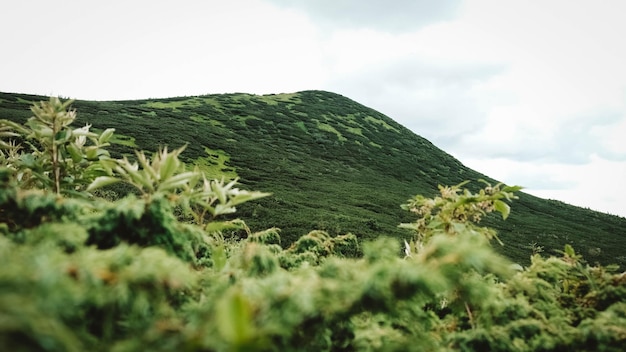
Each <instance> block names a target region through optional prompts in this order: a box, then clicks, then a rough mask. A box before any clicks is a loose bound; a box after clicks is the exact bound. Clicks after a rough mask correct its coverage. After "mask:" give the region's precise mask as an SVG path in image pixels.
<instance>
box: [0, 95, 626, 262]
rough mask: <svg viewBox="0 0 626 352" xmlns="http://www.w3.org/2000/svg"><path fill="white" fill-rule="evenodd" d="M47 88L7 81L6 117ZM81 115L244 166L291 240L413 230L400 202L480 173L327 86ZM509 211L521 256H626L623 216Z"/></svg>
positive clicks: (522, 206) (232, 168) (514, 248)
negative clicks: (16, 87) (12, 90)
mask: <svg viewBox="0 0 626 352" xmlns="http://www.w3.org/2000/svg"><path fill="white" fill-rule="evenodd" d="M40 100H47V98H46V97H41V96H31V95H23V94H9V93H0V118H5V119H11V120H15V121H19V122H24V121H25V120H26V119H27V118H28V117H30V116H31V112H30V111H29V107H30V105H31V104H32V103H33V102H37V101H40ZM73 107H74V108H75V109H76V110H77V112H78V120H77V121H78V122H77V123H78V124H79V125H80V124H86V123H89V124H92V125H93V128H94V129H100V130H103V129H105V128H110V127H112V128H115V129H116V140H114V141H113V142H114V146H113V147H112V148H111V150H112V151H113V152H114V153H116V154H118V155H128V156H129V157H132V156H134V154H133V151H134V150H135V149H142V150H151V151H156V150H157V149H158V148H159V147H160V146H168V147H170V148H172V149H173V148H178V147H180V146H182V145H185V144H187V148H186V150H185V151H184V153H183V154H182V155H181V157H182V158H183V159H184V161H186V162H188V163H190V164H191V163H193V164H196V165H198V166H199V167H200V168H201V169H202V170H203V171H204V172H205V173H207V174H208V175H215V176H216V177H221V176H222V175H226V176H227V177H230V178H235V177H238V178H239V179H240V182H241V184H242V185H243V187H244V188H247V189H254V190H259V191H263V192H271V193H272V196H271V197H267V198H264V199H261V200H258V201H255V202H253V203H250V204H245V205H244V206H242V207H241V208H240V209H239V212H238V215H239V216H240V217H241V218H243V219H244V220H245V221H246V223H247V224H248V226H249V227H250V228H252V229H253V230H262V229H265V228H270V227H274V226H276V227H279V228H280V229H281V230H282V231H281V238H282V240H283V241H282V245H283V246H287V245H289V244H290V243H292V242H293V241H295V240H296V239H298V238H299V237H300V236H302V235H304V234H307V233H309V232H310V231H311V230H315V229H318V230H325V231H327V232H328V233H329V234H331V235H338V234H346V233H353V234H355V235H356V236H357V238H359V239H372V238H375V237H379V236H393V237H400V238H409V237H410V236H411V233H410V232H408V231H407V230H405V229H401V228H398V224H400V223H403V222H411V221H413V220H414V216H413V215H412V214H411V213H409V212H407V211H405V210H402V209H401V208H400V205H401V204H403V203H405V202H406V201H407V199H408V198H410V197H411V196H413V195H415V194H423V195H426V196H433V195H435V194H436V193H437V186H438V185H439V184H441V185H455V184H458V183H460V182H463V181H465V180H471V181H473V182H472V183H470V185H469V187H470V188H471V187H472V185H475V187H476V188H479V187H480V186H481V185H480V184H479V183H477V182H476V180H478V179H481V178H482V179H486V180H488V181H490V182H493V183H495V182H497V181H496V180H492V179H490V178H489V177H488V176H486V175H482V174H480V173H478V172H476V171H474V170H471V169H469V168H467V167H465V166H464V165H462V164H461V163H460V162H459V161H458V160H456V159H455V158H453V157H452V156H450V155H449V154H447V153H445V152H444V151H442V150H440V149H439V148H437V147H436V146H434V145H433V144H432V143H430V142H429V141H427V140H426V139H424V138H422V137H420V136H418V135H416V134H415V133H413V132H411V131H410V130H408V129H407V128H405V127H403V126H401V125H399V124H398V123H396V122H395V121H394V120H393V119H391V118H389V117H387V116H385V115H383V114H381V113H379V112H377V111H375V110H372V109H370V108H368V107H366V106H363V105H361V104H359V103H357V102H355V101H352V100H350V99H348V98H346V97H343V96H341V95H337V94H334V93H329V92H323V91H305V92H299V93H293V94H277V95H265V96H257V95H250V94H220V95H205V96H197V97H183V98H170V99H150V100H134V101H102V102H101V101H82V100H77V101H76V102H75V103H74V104H73ZM511 207H512V212H511V216H510V217H509V218H508V219H507V220H506V221H502V220H501V219H500V218H497V217H495V216H493V217H488V218H487V219H485V221H484V222H485V223H486V225H488V226H490V227H493V228H495V229H496V230H497V231H498V233H499V237H500V239H501V240H502V242H504V246H502V247H500V246H499V245H497V244H494V246H496V247H497V248H496V249H497V250H498V251H500V252H501V253H503V254H505V255H506V256H508V257H509V258H511V259H512V260H514V261H517V262H519V263H524V264H525V263H527V262H528V260H529V257H530V255H531V254H532V253H533V252H543V253H545V254H554V253H555V251H557V250H562V249H563V246H564V245H565V244H571V245H572V246H573V247H574V248H576V250H577V252H578V253H581V254H582V255H583V256H584V257H585V258H586V259H587V260H588V261H589V262H592V263H595V262H599V263H601V264H611V263H616V264H620V265H621V266H624V265H626V256H625V255H624V249H625V248H626V219H624V218H621V217H616V216H611V215H607V214H603V213H598V212H594V211H590V210H587V209H583V208H579V207H574V206H570V205H567V204H564V203H562V202H558V201H549V200H543V199H540V198H537V197H533V196H531V195H527V194H523V193H520V199H519V200H516V201H514V202H513V203H512V204H511Z"/></svg>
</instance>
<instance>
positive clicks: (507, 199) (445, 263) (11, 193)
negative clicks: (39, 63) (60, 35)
mask: <svg viewBox="0 0 626 352" xmlns="http://www.w3.org/2000/svg"><path fill="white" fill-rule="evenodd" d="M33 113H34V115H35V117H33V118H31V119H30V120H29V121H28V122H27V123H26V124H24V125H22V124H17V123H14V122H12V121H7V120H4V121H0V135H1V136H2V141H1V143H0V147H1V149H0V150H2V153H0V231H1V233H2V235H0V254H1V257H2V258H3V264H4V265H2V266H1V267H0V347H1V348H2V350H7V351H9V350H10V351H21V350H23V351H30V350H44V351H84V350H103V351H111V350H112V351H136V350H157V351H158V350H164V351H171V350H185V351H196V350H198V351H213V350H215V351H250V350H259V351H263V350H267V351H325V350H329V351H330V350H333V351H336V350H342V351H353V350H359V351H361V350H364V351H368V350H372V351H394V350H398V351H407V350H416V351H423V350H437V351H453V350H467V351H483V350H490V351H565V350H585V351H621V350H622V349H623V346H624V344H625V343H626V328H625V326H626V303H624V301H625V299H626V275H624V273H619V272H618V271H616V269H617V268H616V267H611V266H597V265H593V266H590V265H589V264H588V263H587V262H586V261H585V260H584V259H583V258H582V256H580V255H579V254H577V253H576V252H575V250H574V249H573V248H572V247H571V246H569V245H566V246H564V248H563V251H562V253H561V254H560V255H559V256H543V257H542V256H541V255H540V254H536V255H534V256H533V257H532V259H531V263H530V265H528V266H525V267H522V266H520V265H519V264H516V263H512V262H511V261H509V260H508V259H506V258H505V257H503V256H501V255H500V254H498V253H496V252H495V251H494V246H497V245H496V244H495V243H493V242H494V241H496V240H497V238H496V235H497V234H496V232H495V231H494V230H492V229H490V228H487V227H482V226H481V225H480V221H481V219H483V218H485V217H486V216H488V215H489V214H492V215H495V216H493V217H492V219H493V220H495V218H499V219H500V221H502V220H503V219H507V218H508V219H507V220H506V221H509V220H510V219H511V217H512V216H513V215H512V214H514V211H513V213H511V205H513V207H515V205H516V204H517V202H518V200H519V199H517V196H516V193H518V191H519V187H510V186H505V185H502V184H495V185H492V184H490V183H489V182H486V181H485V182H483V184H482V186H481V187H482V188H481V187H478V188H480V189H478V190H477V191H471V190H469V189H467V188H466V187H467V186H468V185H467V184H465V183H461V184H458V185H456V186H451V187H445V186H441V187H439V189H438V195H436V196H434V197H432V198H431V197H424V196H415V197H413V198H410V199H408V200H405V201H404V202H403V206H402V208H403V209H404V211H406V212H407V213H408V214H410V217H411V221H409V222H406V223H404V224H402V228H404V229H406V231H411V232H410V236H409V237H408V238H407V240H405V241H400V240H398V239H397V238H392V237H386V236H379V238H378V239H376V240H374V241H359V240H358V239H357V237H356V236H354V235H352V234H345V235H342V236H331V235H330V234H329V233H327V232H325V231H319V230H317V231H311V232H309V233H308V234H306V235H304V236H301V237H300V238H298V239H297V240H295V241H293V242H292V243H291V244H290V245H288V246H281V244H282V239H281V236H280V231H279V230H278V229H275V228H269V229H266V230H263V231H256V232H255V231H251V230H250V229H249V228H248V227H247V226H246V224H245V223H244V222H243V221H241V220H238V219H234V218H233V213H234V212H235V211H236V207H237V206H239V205H241V204H244V203H245V202H252V203H253V202H258V201H259V200H261V199H266V198H267V197H268V194H265V193H261V192H256V191H245V190H241V189H238V188H237V187H235V186H236V185H237V184H236V182H224V181H219V180H210V179H208V178H207V177H206V174H205V173H204V172H203V171H202V170H201V169H199V168H197V167H191V166H189V165H185V163H183V162H182V161H181V160H180V156H181V155H182V153H184V150H182V149H176V150H170V151H168V150H167V149H165V148H163V149H160V150H159V151H158V152H157V153H154V154H153V155H152V156H151V157H148V156H146V155H145V153H143V152H137V153H136V154H135V159H136V162H133V161H129V160H128V159H127V158H116V157H114V156H112V155H111V154H110V153H109V152H108V148H109V141H110V140H113V139H114V134H113V131H112V130H103V131H101V132H93V131H91V129H90V128H89V127H75V126H73V125H72V123H73V122H74V121H75V118H76V116H75V114H74V113H73V112H71V111H70V112H68V111H67V104H63V103H61V102H60V101H56V100H54V99H52V100H51V101H50V102H49V103H42V104H40V105H38V106H36V107H34V108H33ZM18 142H19V143H18ZM120 182H123V183H125V184H126V185H127V186H128V187H129V188H131V189H134V192H132V193H131V194H128V195H126V196H124V197H122V198H121V199H112V198H111V197H110V196H111V193H110V192H109V191H107V190H106V187H107V185H110V184H114V183H120ZM479 184H480V183H479ZM114 198H115V197H114ZM509 215H510V216H509ZM242 230H243V231H244V232H245V233H246V235H245V238H243V239H236V238H235V237H233V236H234V235H236V234H237V232H238V231H242ZM284 247H286V248H284Z"/></svg>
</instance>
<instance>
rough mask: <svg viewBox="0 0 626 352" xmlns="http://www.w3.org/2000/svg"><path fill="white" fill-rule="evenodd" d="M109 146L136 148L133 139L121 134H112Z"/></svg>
mask: <svg viewBox="0 0 626 352" xmlns="http://www.w3.org/2000/svg"><path fill="white" fill-rule="evenodd" d="M110 142H111V144H117V145H124V146H127V147H131V148H138V147H137V143H135V137H131V136H125V135H123V134H117V133H115V134H113V137H111V140H110Z"/></svg>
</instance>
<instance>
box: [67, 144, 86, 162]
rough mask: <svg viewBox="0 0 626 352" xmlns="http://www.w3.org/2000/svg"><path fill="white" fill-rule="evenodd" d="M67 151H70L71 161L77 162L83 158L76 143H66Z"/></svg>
mask: <svg viewBox="0 0 626 352" xmlns="http://www.w3.org/2000/svg"><path fill="white" fill-rule="evenodd" d="M67 151H68V152H69V153H70V156H71V157H72V161H73V162H75V163H78V162H80V161H81V160H83V154H82V153H81V152H80V150H79V149H78V147H77V146H76V144H74V143H69V144H68V145H67Z"/></svg>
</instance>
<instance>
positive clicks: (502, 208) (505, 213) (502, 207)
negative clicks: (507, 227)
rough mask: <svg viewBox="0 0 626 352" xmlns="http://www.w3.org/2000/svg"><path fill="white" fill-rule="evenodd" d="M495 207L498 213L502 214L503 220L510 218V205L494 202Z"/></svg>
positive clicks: (499, 201)
mask: <svg viewBox="0 0 626 352" xmlns="http://www.w3.org/2000/svg"><path fill="white" fill-rule="evenodd" d="M493 206H494V208H495V209H496V211H498V212H500V214H502V219H504V220H506V218H508V217H509V213H510V212H511V207H510V206H509V205H508V204H506V203H505V202H503V201H501V200H496V201H494V203H493Z"/></svg>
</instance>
